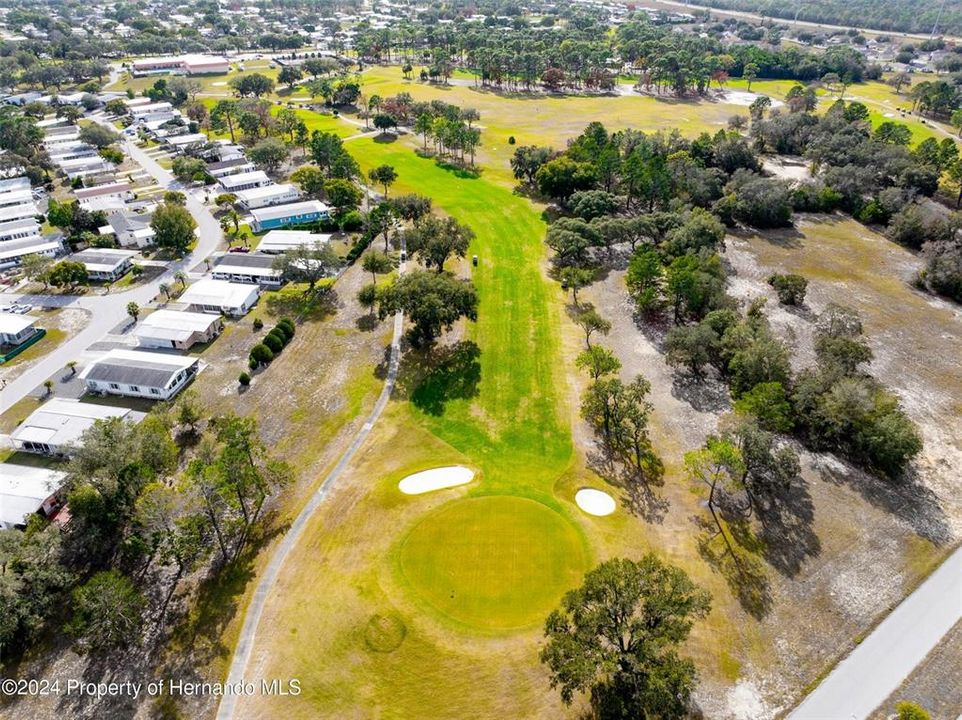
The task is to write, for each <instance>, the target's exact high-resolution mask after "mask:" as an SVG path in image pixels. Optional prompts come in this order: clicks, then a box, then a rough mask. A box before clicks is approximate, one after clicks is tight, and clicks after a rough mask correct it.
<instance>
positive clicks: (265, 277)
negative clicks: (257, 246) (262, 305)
mask: <svg viewBox="0 0 962 720" xmlns="http://www.w3.org/2000/svg"><path fill="white" fill-rule="evenodd" d="M274 260H275V257H274V256H273V255H264V254H262V253H251V254H249V255H245V254H242V253H226V254H225V255H223V256H221V257H220V258H219V259H218V260H217V264H216V265H215V266H214V269H213V270H212V271H211V274H210V275H211V277H212V278H214V279H215V280H228V281H230V282H237V283H245V284H249V283H256V284H257V285H265V286H267V287H274V288H276V287H280V286H281V284H282V283H283V281H284V280H283V278H282V277H281V271H280V270H276V269H274Z"/></svg>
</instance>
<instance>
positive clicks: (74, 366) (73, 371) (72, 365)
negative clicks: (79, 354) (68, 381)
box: [67, 360, 77, 377]
mask: <svg viewBox="0 0 962 720" xmlns="http://www.w3.org/2000/svg"><path fill="white" fill-rule="evenodd" d="M67 369H68V370H69V371H70V377H73V376H74V375H76V374H77V361H76V360H71V361H70V362H68V363H67Z"/></svg>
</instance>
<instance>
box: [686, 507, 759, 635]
mask: <svg viewBox="0 0 962 720" xmlns="http://www.w3.org/2000/svg"><path fill="white" fill-rule="evenodd" d="M693 521H694V523H695V525H696V526H697V527H698V528H699V531H700V532H699V533H698V536H697V542H698V553H699V555H701V557H702V559H703V560H704V561H705V562H707V563H708V564H709V565H711V567H712V569H714V570H715V571H716V572H718V573H720V574H721V576H722V577H723V578H725V582H727V583H728V588H729V589H730V590H731V592H732V594H733V595H734V596H735V597H736V598H737V599H738V602H739V604H740V605H741V606H742V609H743V610H744V611H745V612H747V613H748V614H749V615H751V616H752V617H753V618H755V619H757V620H761V619H763V618H764V617H765V616H766V615H768V613H769V611H770V610H771V609H772V604H773V602H774V601H773V598H772V594H771V583H770V581H769V579H768V574H767V573H766V572H765V564H764V563H763V562H762V559H761V557H760V552H761V551H762V549H763V543H762V542H761V541H760V540H759V539H758V538H756V537H755V536H754V534H753V533H752V532H751V528H750V526H749V524H748V522H746V521H743V520H733V521H730V522H724V523H723V524H724V525H725V527H726V528H727V530H728V531H729V534H730V538H731V544H732V550H729V548H728V545H727V544H726V543H725V541H724V538H722V536H721V535H720V534H719V531H718V528H717V527H716V526H715V524H714V521H713V520H712V519H711V517H710V516H705V515H700V516H695V517H694V518H693Z"/></svg>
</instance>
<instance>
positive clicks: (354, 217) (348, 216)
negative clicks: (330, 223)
mask: <svg viewBox="0 0 962 720" xmlns="http://www.w3.org/2000/svg"><path fill="white" fill-rule="evenodd" d="M340 224H341V230H342V231H343V232H353V231H355V230H360V229H361V228H362V227H363V226H364V220H362V219H361V213H359V212H358V211H357V210H351V211H349V212H346V213H344V216H343V217H342V218H341V223H340Z"/></svg>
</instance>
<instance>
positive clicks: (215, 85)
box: [211, 82, 227, 87]
mask: <svg viewBox="0 0 962 720" xmlns="http://www.w3.org/2000/svg"><path fill="white" fill-rule="evenodd" d="M226 84H227V83H226V82H215V83H211V85H213V86H214V87H224V86H225V85H226Z"/></svg>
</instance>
